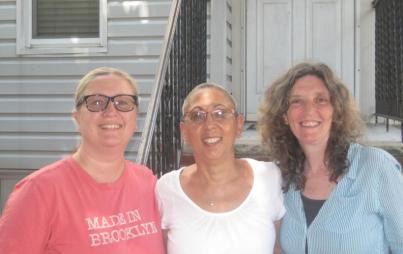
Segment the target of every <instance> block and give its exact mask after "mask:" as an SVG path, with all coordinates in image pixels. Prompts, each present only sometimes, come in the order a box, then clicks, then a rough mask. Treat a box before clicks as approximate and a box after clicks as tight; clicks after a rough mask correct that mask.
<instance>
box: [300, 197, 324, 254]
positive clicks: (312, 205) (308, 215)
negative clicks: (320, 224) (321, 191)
mask: <svg viewBox="0 0 403 254" xmlns="http://www.w3.org/2000/svg"><path fill="white" fill-rule="evenodd" d="M301 199H302V204H303V206H304V212H305V219H306V225H307V227H309V226H310V225H311V223H312V221H313V220H314V219H315V217H316V215H318V213H319V210H320V208H321V207H322V206H323V204H324V203H325V201H326V200H320V199H319V200H318V199H310V198H307V197H305V196H304V195H302V193H301ZM305 253H306V254H308V242H307V243H306V244H305Z"/></svg>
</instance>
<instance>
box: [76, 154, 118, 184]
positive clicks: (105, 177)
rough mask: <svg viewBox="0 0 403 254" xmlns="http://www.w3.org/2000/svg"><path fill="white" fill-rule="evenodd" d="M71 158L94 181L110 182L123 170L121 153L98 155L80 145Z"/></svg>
mask: <svg viewBox="0 0 403 254" xmlns="http://www.w3.org/2000/svg"><path fill="white" fill-rule="evenodd" d="M73 158H74V159H75V160H76V161H77V163H78V164H79V165H80V166H81V167H82V169H83V170H84V171H86V172H87V173H88V174H89V175H90V176H91V177H92V178H93V179H94V180H95V181H96V182H99V183H111V182H114V181H116V180H117V179H118V178H119V177H120V176H121V175H122V173H123V171H124V165H125V159H124V156H123V154H121V155H112V154H110V155H109V156H99V155H97V154H94V153H90V152H89V151H87V150H86V149H84V148H83V147H80V148H79V149H78V150H77V152H75V153H74V154H73Z"/></svg>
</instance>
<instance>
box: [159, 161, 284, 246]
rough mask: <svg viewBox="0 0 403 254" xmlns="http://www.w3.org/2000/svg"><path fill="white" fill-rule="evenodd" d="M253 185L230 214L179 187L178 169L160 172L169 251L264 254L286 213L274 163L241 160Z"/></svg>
mask: <svg viewBox="0 0 403 254" xmlns="http://www.w3.org/2000/svg"><path fill="white" fill-rule="evenodd" d="M245 160H246V161H247V162H248V163H249V165H250V166H251V168H252V170H253V176H254V177H253V186H252V189H251V191H250V193H249V195H248V196H247V198H246V199H245V200H244V201H243V203H242V204H241V205H240V206H239V207H237V208H235V209H234V210H232V211H229V212H222V213H213V212H208V211H206V210H203V209H202V208H200V207H199V206H198V205H197V204H195V203H194V202H193V201H192V200H191V199H190V198H189V197H188V196H187V195H186V194H185V193H184V191H183V189H182V187H181V185H180V180H179V175H180V172H181V170H182V169H178V170H175V171H172V172H169V173H167V174H165V175H164V176H162V177H161V178H160V179H159V181H158V183H157V188H156V193H157V199H158V202H159V207H160V211H161V226H162V228H163V229H164V230H167V231H168V232H167V247H168V249H167V250H168V254H251V253H253V254H268V253H272V252H273V248H274V242H275V229H274V224H273V222H274V221H276V220H279V219H281V218H282V216H283V215H284V213H285V208H284V205H283V194H282V190H281V174H280V170H279V169H278V167H277V166H276V165H275V164H274V163H272V162H263V161H257V160H253V159H245Z"/></svg>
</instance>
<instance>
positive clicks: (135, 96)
mask: <svg viewBox="0 0 403 254" xmlns="http://www.w3.org/2000/svg"><path fill="white" fill-rule="evenodd" d="M91 96H101V97H104V98H107V99H108V101H107V102H106V105H105V108H104V109H102V110H100V111H94V110H90V109H89V108H88V105H87V99H88V98H89V97H91ZM119 96H130V97H132V98H133V100H134V105H135V106H136V107H138V96H137V95H134V94H116V95H114V96H108V95H104V94H89V95H84V96H82V97H81V98H80V99H79V100H78V102H77V104H76V108H79V107H80V106H81V105H82V104H83V103H84V102H85V107H86V108H87V110H88V111H90V112H104V111H105V110H106V109H107V108H108V106H109V102H112V104H113V106H114V107H115V109H116V110H117V111H119V112H130V111H133V110H134V108H133V109H132V110H129V111H122V110H119V109H118V108H117V107H116V104H115V98H116V97H119Z"/></svg>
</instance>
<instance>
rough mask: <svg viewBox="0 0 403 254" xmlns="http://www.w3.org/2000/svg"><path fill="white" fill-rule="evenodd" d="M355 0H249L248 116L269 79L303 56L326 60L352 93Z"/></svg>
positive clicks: (251, 117) (251, 116)
mask: <svg viewBox="0 0 403 254" xmlns="http://www.w3.org/2000/svg"><path fill="white" fill-rule="evenodd" d="M354 6H355V0H247V6H246V8H247V10H246V22H247V30H246V33H247V36H246V45H247V46H246V94H247V95H246V111H247V112H246V117H247V120H250V121H255V120H256V117H257V110H258V106H259V101H260V97H261V95H262V94H263V92H264V91H265V89H266V88H267V87H268V86H269V85H270V83H271V82H272V81H273V80H274V79H276V78H277V77H278V76H279V75H280V74H281V73H283V72H284V71H286V70H287V69H288V68H289V67H290V66H291V65H293V64H295V63H298V62H300V61H301V60H304V59H313V60H318V61H322V62H325V63H327V64H328V65H329V66H330V67H331V68H332V69H333V70H334V71H335V72H336V74H337V75H338V76H339V77H340V78H341V79H342V81H343V82H345V83H346V84H347V85H348V87H349V89H350V91H351V93H353V94H354V73H355V61H354V59H355V57H354V56H355V50H354V48H355V47H354V44H355V40H354V34H355V22H354V20H355V8H354Z"/></svg>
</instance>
